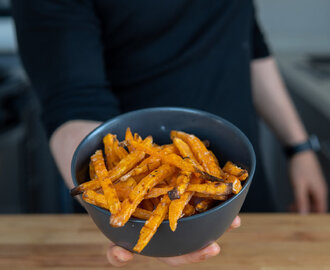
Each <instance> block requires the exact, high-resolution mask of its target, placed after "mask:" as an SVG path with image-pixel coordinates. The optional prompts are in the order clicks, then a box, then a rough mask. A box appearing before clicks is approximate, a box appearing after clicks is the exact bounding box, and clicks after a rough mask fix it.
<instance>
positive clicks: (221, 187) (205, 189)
mask: <svg viewBox="0 0 330 270" xmlns="http://www.w3.org/2000/svg"><path fill="white" fill-rule="evenodd" d="M187 191H195V192H200V193H205V194H212V195H229V194H230V193H232V191H233V184H232V183H205V184H190V185H189V186H188V188H187Z"/></svg>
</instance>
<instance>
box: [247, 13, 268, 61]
mask: <svg viewBox="0 0 330 270" xmlns="http://www.w3.org/2000/svg"><path fill="white" fill-rule="evenodd" d="M251 53H252V58H253V59H258V58H265V57H268V56H270V51H269V48H268V46H267V43H266V41H265V38H264V36H263V33H262V31H261V29H260V27H259V23H258V20H257V18H256V12H255V9H254V10H253V25H252V52H251Z"/></svg>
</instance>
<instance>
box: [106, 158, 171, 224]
mask: <svg viewBox="0 0 330 270" xmlns="http://www.w3.org/2000/svg"><path fill="white" fill-rule="evenodd" d="M174 171H175V168H174V167H173V166H170V165H168V164H164V165H162V166H160V167H159V168H157V169H156V170H154V171H152V172H151V173H150V174H148V175H147V176H146V177H145V178H143V179H142V180H141V181H140V182H139V183H138V184H137V185H136V186H135V187H134V189H133V190H132V191H131V192H130V194H129V196H128V198H126V199H125V200H124V202H123V203H122V209H121V211H120V212H119V213H118V214H116V215H111V219H110V224H111V225H112V226H113V227H121V226H124V225H125V224H126V222H127V221H128V219H129V218H130V216H131V215H132V213H133V212H134V210H135V209H136V207H137V206H138V205H139V203H140V202H141V201H142V200H143V198H144V196H145V195H146V194H147V193H148V191H149V190H151V189H152V188H153V187H154V186H155V185H157V184H158V183H159V182H161V181H162V180H163V179H164V178H166V177H168V176H170V175H171V174H173V173H174Z"/></svg>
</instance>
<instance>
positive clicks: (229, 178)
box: [225, 174, 242, 194]
mask: <svg viewBox="0 0 330 270" xmlns="http://www.w3.org/2000/svg"><path fill="white" fill-rule="evenodd" d="M225 183H232V184H233V193H234V194H237V193H238V192H240V191H241V189H242V183H241V181H240V180H239V179H238V178H237V177H236V176H234V175H231V174H228V175H227V176H226V178H225Z"/></svg>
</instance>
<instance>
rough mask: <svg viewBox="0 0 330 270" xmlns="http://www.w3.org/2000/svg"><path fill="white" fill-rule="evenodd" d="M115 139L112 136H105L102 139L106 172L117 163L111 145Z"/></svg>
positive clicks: (117, 159)
mask: <svg viewBox="0 0 330 270" xmlns="http://www.w3.org/2000/svg"><path fill="white" fill-rule="evenodd" d="M115 139H116V136H115V135H113V134H110V133H109V134H107V135H106V136H105V137H104V138H103V144H104V152H105V157H106V163H107V168H108V170H111V169H112V168H113V167H115V166H116V164H117V163H118V162H119V158H118V156H117V155H116V153H115V151H114V148H113V144H114V141H115Z"/></svg>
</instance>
